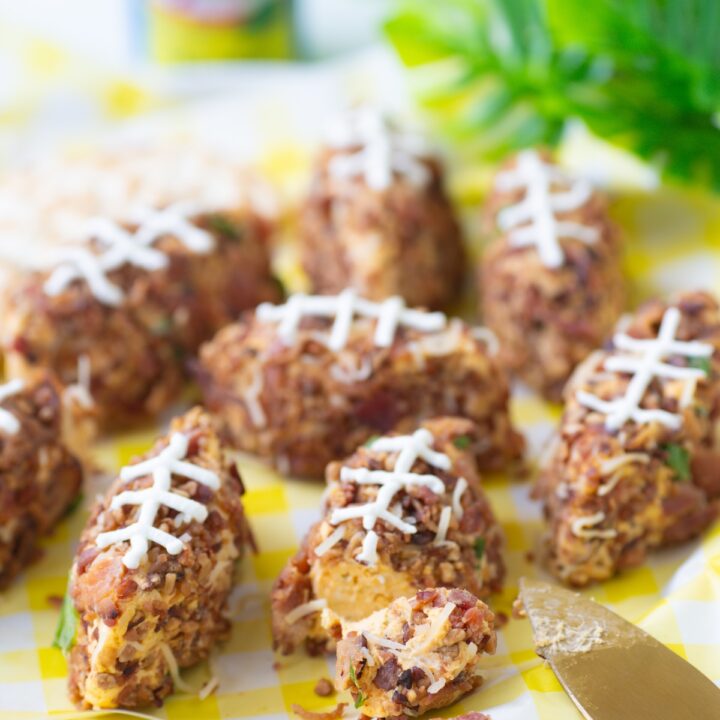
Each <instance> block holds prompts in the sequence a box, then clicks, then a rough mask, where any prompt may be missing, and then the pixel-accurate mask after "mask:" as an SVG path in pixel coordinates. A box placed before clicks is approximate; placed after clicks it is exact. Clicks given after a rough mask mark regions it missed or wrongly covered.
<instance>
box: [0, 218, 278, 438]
mask: <svg viewBox="0 0 720 720" xmlns="http://www.w3.org/2000/svg"><path fill="white" fill-rule="evenodd" d="M271 232H272V225H271V224H270V223H269V221H268V220H267V218H265V217H263V216H260V215H258V214H257V213H255V212H253V211H252V210H250V209H245V208H226V209H223V210H202V209H200V208H197V207H194V206H188V205H183V204H177V205H172V206H169V207H162V208H153V209H147V210H146V211H143V213H142V214H141V215H140V216H138V217H136V218H134V220H133V221H132V222H130V221H129V222H123V223H116V222H114V221H110V220H109V219H105V218H98V219H96V220H93V221H91V222H90V223H89V224H88V227H87V238H86V240H85V241H84V242H83V243H81V244H78V245H76V246H71V247H70V248H67V252H66V253H64V254H63V256H62V259H61V260H60V261H59V262H58V263H56V264H55V265H54V266H53V267H51V268H50V269H48V270H43V271H38V272H23V273H20V274H19V275H18V276H17V277H15V278H14V279H13V280H12V282H11V283H10V285H9V286H8V288H7V290H6V293H5V297H4V306H5V309H6V315H5V318H4V325H3V332H2V339H3V342H2V345H3V350H4V353H5V362H6V368H7V371H8V375H10V376H11V377H27V376H28V375H29V374H30V373H32V371H33V370H35V369H37V368H49V369H51V370H52V371H53V372H54V373H55V375H56V376H57V377H58V378H59V380H60V381H61V382H62V383H63V384H65V385H70V384H73V383H77V382H78V377H79V371H78V366H79V365H81V364H83V363H84V364H85V366H86V367H87V369H88V375H89V383H88V386H89V387H88V389H89V391H90V393H91V394H92V397H93V399H94V402H95V410H96V413H97V422H98V423H99V425H100V426H101V428H102V429H103V430H113V429H117V428H120V427H129V426H136V425H137V424H138V423H141V422H143V421H147V420H148V418H153V417H155V416H157V415H158V414H159V413H160V412H161V411H163V410H164V409H166V408H167V406H168V405H170V404H171V403H172V402H174V401H176V400H177V399H178V398H179V396H180V394H181V392H182V389H183V386H184V384H185V382H186V380H187V370H186V367H185V365H186V362H187V360H188V358H190V357H192V356H193V355H194V354H195V353H196V351H197V349H198V347H199V346H200V344H201V343H202V342H204V341H205V340H208V339H209V338H210V337H212V335H213V333H214V332H216V331H217V330H218V329H220V328H221V327H223V326H224V325H226V324H227V323H229V322H231V321H232V320H234V319H235V318H236V317H237V315H238V314H239V313H240V312H242V311H243V310H247V309H248V308H254V307H255V306H256V305H257V304H258V303H260V302H263V301H266V300H278V299H279V298H280V297H281V292H280V289H279V286H278V284H277V282H276V281H275V280H274V278H273V277H272V275H271V272H270V259H269V255H270V247H269V246H270V237H271Z"/></svg>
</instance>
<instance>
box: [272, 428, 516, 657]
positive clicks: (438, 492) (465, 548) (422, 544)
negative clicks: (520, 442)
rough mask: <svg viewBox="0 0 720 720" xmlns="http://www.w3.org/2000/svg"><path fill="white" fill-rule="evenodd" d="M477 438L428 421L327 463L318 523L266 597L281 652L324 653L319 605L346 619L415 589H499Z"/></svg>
mask: <svg viewBox="0 0 720 720" xmlns="http://www.w3.org/2000/svg"><path fill="white" fill-rule="evenodd" d="M478 442H481V436H480V435H479V434H478V430H477V428H476V427H475V426H474V425H473V424H472V423H471V422H468V421H467V420H463V419H461V418H437V419H433V420H429V421H427V422H425V423H423V425H422V426H421V427H420V428H419V429H417V430H416V431H415V432H413V433H412V434H411V435H390V436H387V437H385V438H378V439H376V440H374V441H371V442H370V443H368V444H367V445H366V446H365V447H361V448H359V449H358V450H357V451H356V452H355V453H354V454H353V455H351V456H350V457H349V458H347V459H346V460H344V461H342V462H335V463H332V464H331V465H330V466H329V467H328V470H327V481H328V488H327V491H326V495H325V501H324V509H323V519H322V520H321V521H320V522H318V523H316V524H315V525H314V526H313V527H312V528H311V529H310V531H309V532H308V534H307V536H306V538H305V539H304V541H303V544H302V547H301V549H300V551H299V552H298V553H297V555H295V557H293V558H292V559H291V560H290V561H289V562H288V564H287V565H286V567H285V569H284V570H283V571H282V573H281V574H280V576H279V578H278V579H277V581H276V582H275V585H274V586H273V590H272V593H271V607H272V620H273V635H274V639H275V644H276V646H277V647H278V648H279V649H280V650H281V651H282V652H284V653H289V652H292V651H293V650H295V649H296V648H298V647H300V646H302V645H303V644H304V645H305V647H306V649H307V650H308V652H310V653H311V654H312V653H317V652H322V651H323V650H332V648H333V646H334V640H333V638H332V637H330V636H328V633H327V631H326V629H325V628H323V626H322V624H321V622H320V611H321V610H322V609H323V608H329V609H330V610H332V611H333V612H334V613H336V614H337V615H338V616H339V617H340V618H342V619H343V620H345V621H356V620H360V619H362V618H363V617H366V616H367V615H369V614H371V613H372V612H374V611H375V610H378V609H380V608H383V607H385V606H386V605H388V604H389V603H390V602H392V600H394V599H395V598H397V597H399V596H410V595H414V594H415V593H416V592H417V591H418V590H419V589H422V588H430V587H463V588H466V589H468V590H469V591H471V592H472V593H474V594H475V595H478V596H480V597H487V596H488V595H489V594H490V593H491V592H496V591H498V590H500V589H501V586H502V580H503V576H504V573H505V567H504V564H503V560H502V556H501V548H502V535H501V530H500V528H499V526H498V524H497V522H496V520H495V517H494V515H493V513H492V510H491V508H490V505H489V503H488V500H487V498H486V497H485V494H484V492H483V489H482V486H481V483H480V478H479V475H478V471H477V464H476V461H475V459H474V457H473V447H474V445H475V444H477V443H478ZM418 450H419V451H420V454H417V452H418Z"/></svg>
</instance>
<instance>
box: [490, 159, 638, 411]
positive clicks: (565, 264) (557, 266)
mask: <svg viewBox="0 0 720 720" xmlns="http://www.w3.org/2000/svg"><path fill="white" fill-rule="evenodd" d="M486 221H487V224H488V226H489V227H488V232H489V234H490V235H491V237H492V238H494V239H493V240H492V242H491V244H490V245H489V246H488V247H487V249H486V250H485V253H484V255H483V259H482V262H481V265H480V269H479V275H478V283H479V289H480V295H481V300H482V311H483V317H484V320H485V322H486V323H487V325H488V327H489V328H490V329H491V330H492V331H493V332H494V333H495V334H496V335H497V337H498V339H499V340H500V357H501V358H502V360H503V362H504V363H505V364H507V366H508V367H509V368H510V370H511V371H512V372H513V373H514V374H516V375H517V376H518V377H519V378H521V379H522V380H524V381H525V382H526V383H527V384H528V385H529V386H530V387H532V388H533V389H535V390H537V391H538V392H540V393H541V394H542V395H543V396H544V397H545V398H547V399H548V400H553V401H555V402H559V401H560V400H561V397H562V389H563V386H564V385H565V382H566V381H567V379H568V377H569V376H570V374H571V373H572V371H573V370H574V368H575V367H576V365H577V364H578V363H579V362H580V361H582V360H583V359H584V358H585V357H586V356H587V355H588V354H589V353H590V352H592V351H593V350H594V349H595V348H596V347H598V346H600V345H601V344H602V343H603V342H604V340H605V338H606V337H607V336H608V335H609V334H610V332H611V331H612V328H613V325H614V324H615V321H616V320H617V318H618V317H619V315H620V313H621V311H622V308H623V303H624V297H625V292H624V280H623V275H622V269H621V259H620V254H621V247H620V242H619V236H618V232H617V229H616V228H615V226H614V225H613V224H612V222H611V221H610V218H609V216H608V210H607V202H606V200H605V198H604V197H603V196H602V195H601V194H600V193H599V192H598V191H597V190H595V189H594V188H593V187H592V186H591V185H590V184H589V183H587V182H586V181H584V180H581V179H579V178H573V177H571V176H569V175H567V174H566V173H565V172H563V171H562V170H561V169H560V168H559V167H557V166H556V165H553V164H551V163H550V162H549V160H548V157H547V156H546V155H544V154H542V153H538V152H536V151H534V150H525V151H523V152H521V153H519V154H518V155H517V156H515V157H513V158H512V159H511V160H509V161H508V162H507V163H506V165H505V167H504V168H503V169H502V170H501V171H500V172H499V173H498V175H497V177H496V179H495V184H494V188H493V191H492V193H491V195H490V197H489V199H488V201H487V206H486Z"/></svg>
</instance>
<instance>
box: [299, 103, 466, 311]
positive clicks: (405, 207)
mask: <svg viewBox="0 0 720 720" xmlns="http://www.w3.org/2000/svg"><path fill="white" fill-rule="evenodd" d="M300 242H301V246H300V247H301V254H302V263H303V267H304V269H305V271H306V273H307V275H308V277H309V279H310V284H311V287H312V288H313V290H314V291H315V292H317V293H320V294H334V293H338V292H340V291H341V290H342V289H343V288H345V287H353V288H355V289H356V290H358V292H360V293H361V294H362V295H364V296H365V297H368V298H370V299H372V300H382V299H384V298H386V297H388V296H390V295H400V296H401V297H403V298H404V299H405V300H406V301H407V303H408V304H409V305H415V306H425V307H430V308H442V307H445V306H446V305H447V304H448V302H450V301H452V300H453V299H454V298H456V297H457V295H458V294H459V292H460V290H461V288H462V284H463V280H464V264H465V253H464V250H463V244H462V237H461V232H460V226H459V224H458V222H457V219H456V217H455V213H454V210H453V207H452V205H451V203H450V200H449V199H448V197H447V195H446V193H445V190H444V187H443V168H442V165H441V163H440V160H439V159H438V158H437V157H436V156H434V155H433V154H431V153H430V152H428V150H427V149H426V148H425V147H424V143H423V142H422V141H421V140H420V138H419V137H417V136H415V135H411V134H409V133H407V132H402V131H400V130H399V129H397V128H396V127H395V126H394V125H393V124H391V123H390V122H389V121H388V120H387V119H386V118H385V117H383V116H382V114H381V113H380V112H378V111H376V110H374V109H372V108H369V107H360V108H356V109H354V110H352V111H349V112H348V113H346V114H344V115H342V116H340V117H338V118H336V119H335V122H334V123H333V124H332V125H331V126H330V128H329V129H328V137H327V144H326V145H325V147H323V148H322V150H321V151H320V153H319V155H318V157H317V160H316V162H315V168H314V172H313V178H312V184H311V187H310V193H309V196H308V198H307V200H306V202H305V205H304V207H303V209H302V212H301V216H300Z"/></svg>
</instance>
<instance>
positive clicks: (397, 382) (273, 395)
mask: <svg viewBox="0 0 720 720" xmlns="http://www.w3.org/2000/svg"><path fill="white" fill-rule="evenodd" d="M375 325H376V323H375V321H374V320H370V319H365V318H359V319H356V320H355V322H354V323H353V325H352V328H351V332H350V337H349V340H348V342H347V345H346V347H345V348H344V349H342V350H340V351H338V352H333V351H331V350H329V349H328V348H327V347H326V345H325V344H324V343H322V342H319V341H318V334H319V333H322V334H325V333H327V331H328V328H329V326H330V321H329V320H327V319H322V318H305V319H303V321H302V323H301V325H300V330H299V332H298V337H297V340H296V342H295V343H294V344H293V345H291V346H286V345H284V344H283V343H282V342H281V340H280V339H279V337H278V334H277V326H276V325H275V324H272V323H263V322H260V321H258V320H257V319H256V318H255V317H254V315H251V314H246V315H245V317H244V319H243V320H242V321H241V322H239V323H236V324H234V325H230V326H229V327H226V328H224V329H223V330H221V331H220V332H219V333H218V334H217V336H216V337H215V339H214V340H213V341H212V342H210V343H207V344H206V345H204V346H203V347H202V349H201V352H200V363H199V366H198V368H197V370H196V374H197V377H198V380H199V382H200V384H201V386H202V388H203V391H204V398H205V404H206V406H207V407H208V408H209V409H210V410H211V411H212V412H214V413H215V414H216V416H217V417H218V420H219V422H220V423H221V424H222V426H223V428H224V430H225V432H226V433H227V435H228V437H229V438H231V440H232V442H233V443H234V444H235V445H236V446H237V447H239V448H240V449H242V450H246V451H248V452H252V453H256V454H258V455H261V456H262V457H266V458H268V459H270V460H271V461H272V462H273V463H274V464H275V466H276V467H277V468H278V469H279V470H280V471H281V472H283V473H285V474H290V475H295V476H299V477H313V478H320V477H322V474H323V472H324V470H325V467H326V465H327V464H328V463H329V462H330V461H332V460H335V459H337V458H339V457H344V456H346V455H348V454H350V453H351V452H353V451H354V449H355V448H356V447H357V446H358V445H360V444H361V443H363V442H365V441H366V440H367V439H368V438H369V437H371V436H373V435H378V434H383V433H386V432H388V431H389V430H392V429H397V430H399V431H404V430H408V429H414V428H415V427H417V424H418V423H419V422H421V421H422V420H424V419H426V418H429V417H437V416H440V415H458V416H462V417H467V418H469V419H471V420H473V421H474V422H475V423H476V424H477V426H478V427H479V430H480V439H479V441H478V442H477V443H476V445H475V448H476V452H477V457H478V461H479V463H480V466H481V468H483V469H499V468H501V467H503V466H506V465H507V464H508V463H510V462H512V461H516V460H518V458H519V457H520V455H521V454H522V450H523V447H524V442H523V439H522V437H521V436H520V435H519V434H518V433H517V432H516V431H515V430H514V428H513V426H512V423H511V421H510V417H509V414H508V399H509V389H508V383H507V380H506V377H505V374H504V371H503V368H502V366H501V364H500V363H499V362H497V359H496V358H495V357H494V356H493V355H492V353H491V352H490V351H489V349H488V347H487V342H486V341H485V340H483V339H478V338H477V337H475V336H474V335H473V332H472V329H471V328H470V327H468V326H467V325H466V324H465V323H463V322H462V321H460V320H452V321H450V323H449V325H448V327H447V329H446V330H444V331H442V332H440V333H432V334H426V333H422V332H420V331H417V330H413V329H410V328H407V327H401V328H399V329H398V331H397V334H396V336H395V340H394V342H393V344H392V345H391V346H390V347H386V348H385V347H376V346H375V343H374V339H373V338H374V332H375Z"/></svg>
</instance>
